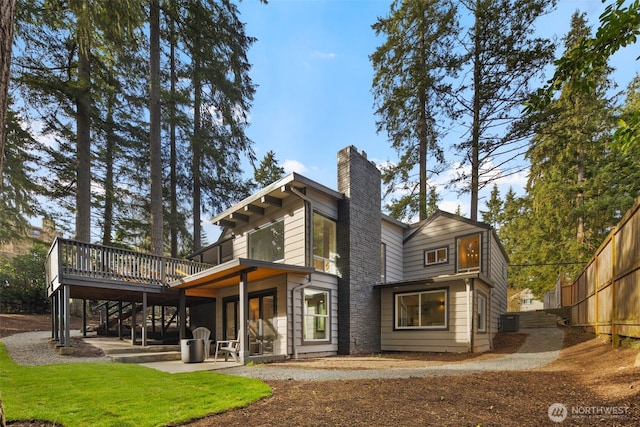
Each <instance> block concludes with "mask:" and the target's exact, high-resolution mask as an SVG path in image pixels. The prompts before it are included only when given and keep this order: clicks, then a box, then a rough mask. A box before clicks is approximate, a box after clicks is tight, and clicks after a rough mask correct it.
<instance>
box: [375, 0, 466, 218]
mask: <svg viewBox="0 0 640 427" xmlns="http://www.w3.org/2000/svg"><path fill="white" fill-rule="evenodd" d="M373 29H374V30H375V32H376V35H381V34H382V35H385V36H386V40H385V41H384V43H383V44H382V45H381V46H379V47H378V48H377V49H376V51H375V52H374V53H373V54H372V55H371V57H370V59H371V62H372V64H373V68H374V78H373V84H372V91H373V95H374V99H375V108H376V115H377V116H378V117H379V120H378V122H377V130H378V132H382V131H385V132H386V133H387V136H388V138H389V141H390V142H391V146H392V147H393V148H394V149H395V150H396V152H397V153H398V156H399V158H400V160H399V161H398V162H397V163H396V164H393V165H391V166H389V167H387V168H385V169H384V170H383V171H382V177H383V182H384V184H385V185H386V187H387V195H389V194H391V193H394V192H396V191H398V190H400V191H401V192H402V193H403V196H401V197H400V198H394V199H392V202H391V206H388V207H389V208H390V213H391V215H392V216H395V217H397V218H402V217H404V218H408V217H413V216H414V215H415V214H418V216H419V219H420V220H422V219H425V218H426V217H427V197H428V194H427V193H428V184H427V179H428V176H429V173H430V172H431V173H437V172H438V171H439V170H440V167H441V164H442V162H443V161H444V155H443V151H442V149H441V147H440V140H441V138H442V137H443V135H444V134H445V133H446V129H445V128H444V127H443V126H440V125H439V123H440V122H442V120H441V118H442V117H443V116H446V112H447V110H448V108H449V107H450V104H451V101H452V94H451V86H450V84H449V83H447V82H448V80H447V79H446V78H447V77H448V76H451V75H452V74H455V72H456V70H457V69H458V66H459V61H458V57H457V56H456V55H455V49H454V46H455V45H456V36H457V34H458V21H457V17H456V6H455V4H454V3H453V2H450V1H439V0H409V1H399V0H396V1H394V2H393V3H392V4H391V7H390V11H389V16H388V17H385V18H379V19H378V21H377V22H376V23H375V24H374V25H373ZM428 157H431V158H432V159H434V160H435V163H434V165H433V167H432V170H431V171H429V170H428V168H427V158H428ZM416 165H417V168H418V177H417V178H416V177H415V175H414V173H415V168H416Z"/></svg>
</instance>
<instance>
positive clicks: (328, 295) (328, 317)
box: [301, 288, 331, 343]
mask: <svg viewBox="0 0 640 427" xmlns="http://www.w3.org/2000/svg"><path fill="white" fill-rule="evenodd" d="M306 290H310V291H316V292H322V293H324V294H325V295H326V302H325V305H326V311H327V314H307V311H306V304H305V291H306ZM311 316H313V321H314V322H317V321H318V319H324V322H325V336H326V338H308V337H306V336H305V333H306V331H307V329H306V326H307V318H310V317H311ZM301 335H302V342H303V343H322V342H329V341H330V340H331V292H330V291H329V290H328V289H319V288H304V289H303V291H302V334H301Z"/></svg>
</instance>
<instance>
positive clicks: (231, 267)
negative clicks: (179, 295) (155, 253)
mask: <svg viewBox="0 0 640 427" xmlns="http://www.w3.org/2000/svg"><path fill="white" fill-rule="evenodd" d="M314 271H315V269H314V268H313V267H304V266H299V265H290V264H280V263H275V262H266V261H258V260H255V259H246V258H236V259H233V260H231V261H228V262H225V263H223V264H220V265H216V266H215V267H211V268H209V269H207V270H204V271H201V272H199V273H196V274H193V275H191V276H186V277H183V278H182V279H178V280H176V281H174V282H172V283H170V284H169V286H170V287H171V289H184V290H185V291H186V294H187V295H189V296H215V291H216V290H217V289H220V288H225V287H229V286H237V285H238V284H239V283H240V280H241V278H242V275H243V274H246V280H247V282H249V283H251V282H255V281H258V280H264V279H268V278H271V277H275V276H280V275H282V274H302V275H306V274H311V273H313V272H314Z"/></svg>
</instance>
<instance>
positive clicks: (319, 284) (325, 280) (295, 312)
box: [287, 273, 338, 358]
mask: <svg viewBox="0 0 640 427" xmlns="http://www.w3.org/2000/svg"><path fill="white" fill-rule="evenodd" d="M301 284H304V285H305V287H310V288H314V289H322V290H327V291H329V293H330V298H331V306H330V316H329V317H330V319H329V325H328V327H329V331H330V339H329V342H326V343H318V344H303V342H302V312H303V310H302V298H303V297H302V289H296V288H297V287H298V286H300V285H301ZM287 289H288V292H287V294H288V296H287V298H288V301H287V314H288V316H289V324H288V333H289V339H288V340H287V354H288V355H289V356H291V357H293V356H294V347H293V338H294V336H295V343H296V349H297V353H298V357H299V358H305V357H320V356H327V355H336V354H337V353H338V278H337V277H336V276H333V275H330V274H324V273H313V274H312V275H311V282H307V279H306V276H301V275H289V280H288V283H287ZM294 289H296V290H294ZM292 291H293V295H292ZM294 328H295V333H294Z"/></svg>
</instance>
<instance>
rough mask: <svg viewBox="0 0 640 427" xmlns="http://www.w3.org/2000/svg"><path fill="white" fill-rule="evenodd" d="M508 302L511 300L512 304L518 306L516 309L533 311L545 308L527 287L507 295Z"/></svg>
mask: <svg viewBox="0 0 640 427" xmlns="http://www.w3.org/2000/svg"><path fill="white" fill-rule="evenodd" d="M509 302H511V303H512V305H513V306H517V307H518V310H517V311H535V310H543V309H544V308H545V307H544V303H543V302H542V301H540V300H539V299H537V298H536V296H535V295H534V294H533V292H531V289H529V288H525V289H522V290H521V291H519V292H517V293H515V294H513V295H511V296H510V297H509ZM554 308H555V307H554Z"/></svg>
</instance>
